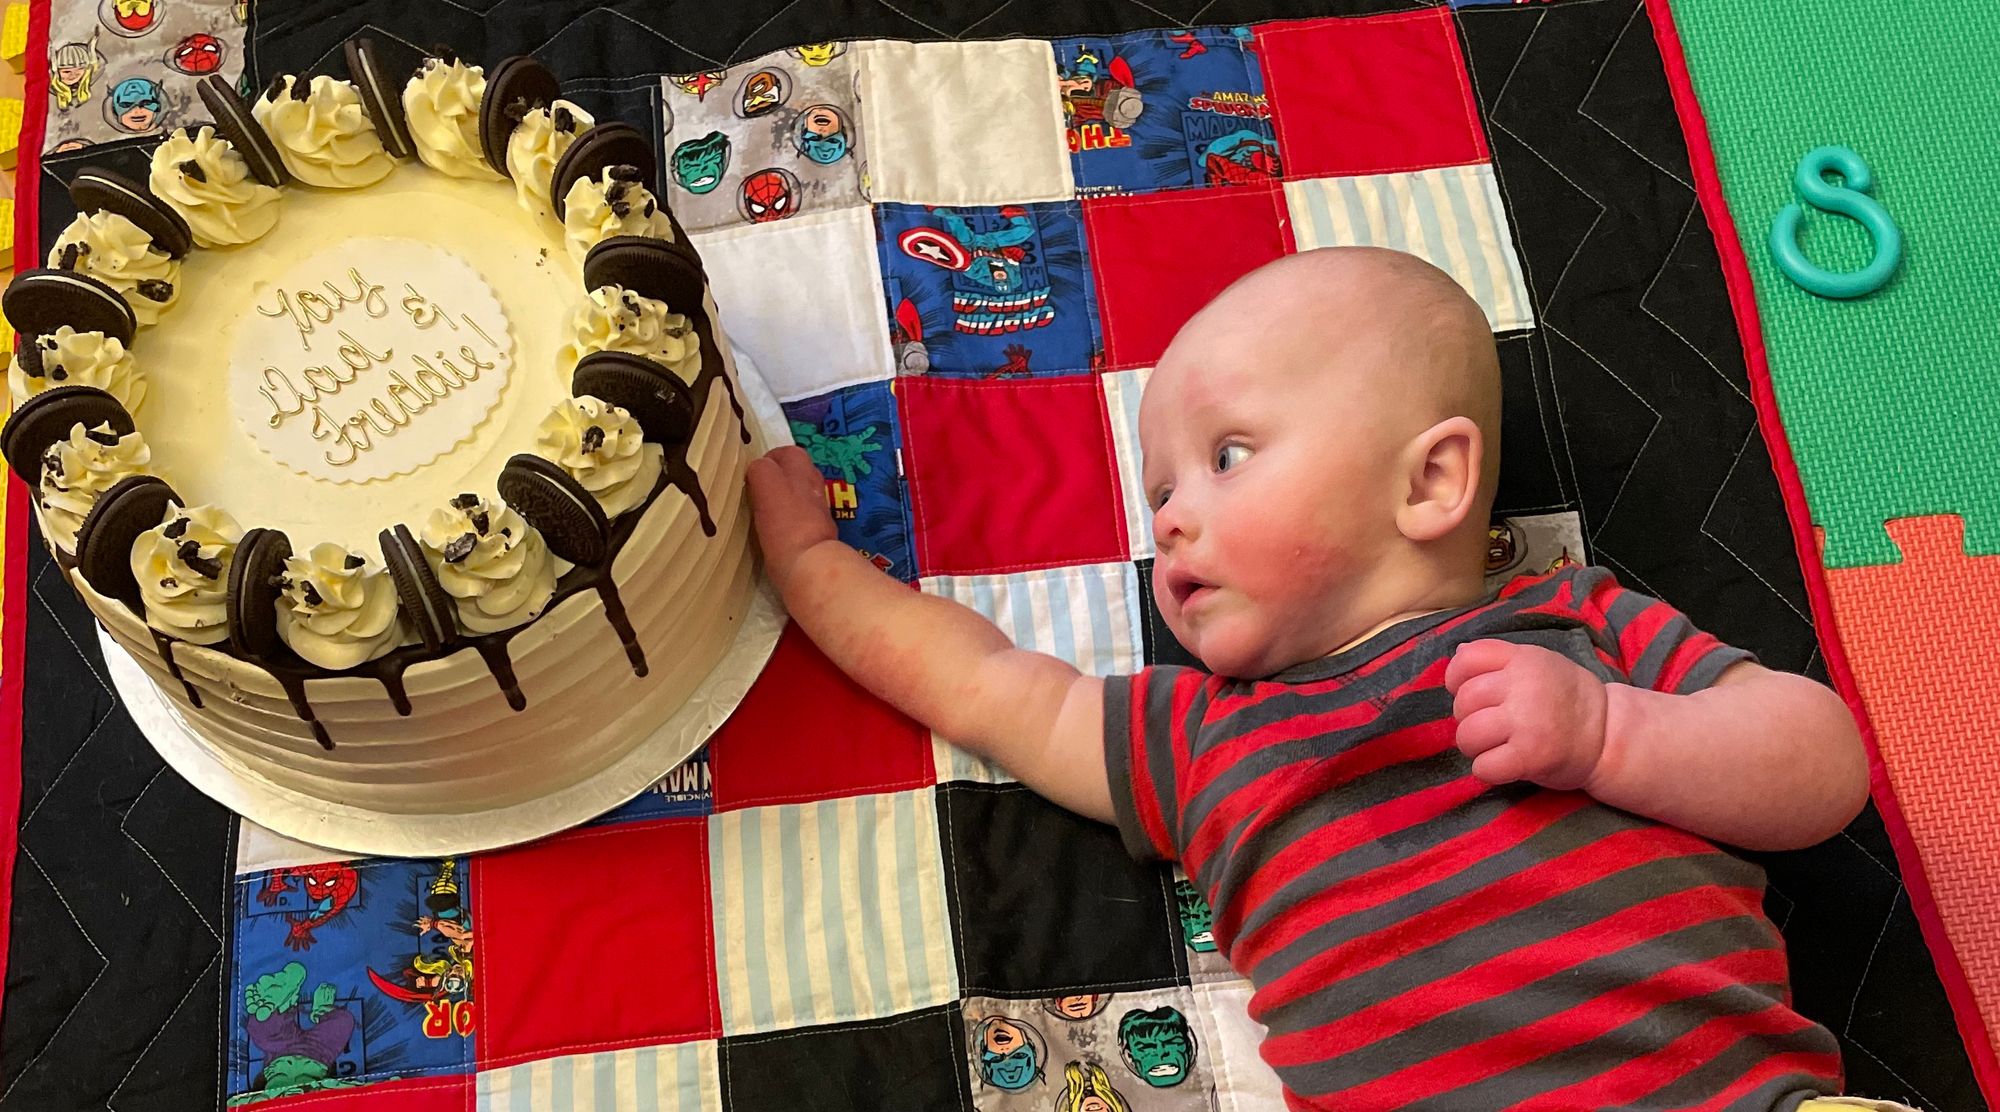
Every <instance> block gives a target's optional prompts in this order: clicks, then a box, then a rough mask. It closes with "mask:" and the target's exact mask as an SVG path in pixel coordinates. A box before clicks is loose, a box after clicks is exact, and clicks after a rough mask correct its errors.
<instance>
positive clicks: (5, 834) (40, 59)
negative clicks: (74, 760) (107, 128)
mask: <svg viewBox="0 0 2000 1112" xmlns="http://www.w3.org/2000/svg"><path fill="white" fill-rule="evenodd" d="M51 2H52V0H33V3H31V4H30V5H29V6H28V49H27V52H26V53H25V54H24V55H22V58H23V61H24V62H25V67H24V72H25V75H26V77H25V80H24V81H23V89H22V100H23V101H24V102H25V103H27V104H30V105H33V104H38V103H40V102H42V101H45V100H47V99H48V95H49V66H48V56H49V4H50V3H51ZM47 133H48V113H46V112H29V113H28V114H27V118H26V119H25V120H24V121H23V122H22V125H21V140H20V142H21V146H20V159H19V161H18V162H17V163H16V166H17V169H16V170H15V172H14V186H15V188H14V266H15V268H16V269H21V268H24V267H32V266H34V265H35V261H36V257H37V256H38V255H39V254H40V252H39V251H38V250H37V249H36V239H37V229H38V228H39V226H40V223H41V213H40V211H39V210H40V205H39V204H38V203H37V202H38V199H39V198H40V196H41V192H40V190H38V189H35V188H28V189H25V190H24V189H22V188H21V186H22V184H23V183H27V184H29V185H30V186H32V185H33V184H35V183H36V179H37V178H39V177H40V176H41V173H42V139H43V137H44V136H45V135H47ZM5 481H6V482H7V484H8V490H7V530H6V534H5V536H6V539H7V544H6V555H5V569H4V571H0V575H5V577H6V591H5V596H6V598H5V602H4V604H0V960H5V959H6V958H8V957H10V956H11V954H10V953H9V951H8V944H9V934H10V931H11V928H12V927H13V923H14V906H13V904H14V856H15V852H16V851H17V850H18V849H19V848H20V833H21V730H22V725H21V692H22V689H23V687H24V686H25V682H24V681H25V680H26V677H25V676H23V675H22V674H21V672H22V668H23V667H24V665H25V664H26V656H27V636H28V630H27V625H28V597H27V595H28V541H27V536H28V532H29V525H28V498H29V496H30V493H31V492H30V491H29V490H28V487H27V484H25V483H23V482H21V480H20V479H18V478H15V477H13V476H12V475H11V474H10V475H9V476H8V477H7V478H6V480H5ZM5 1005H6V1001H5V999H4V998H0V1008H4V1007H5Z"/></svg>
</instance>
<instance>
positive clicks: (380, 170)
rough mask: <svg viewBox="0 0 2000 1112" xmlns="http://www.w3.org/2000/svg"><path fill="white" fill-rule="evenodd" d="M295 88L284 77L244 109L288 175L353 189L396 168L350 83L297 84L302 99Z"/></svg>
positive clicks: (320, 80)
mask: <svg viewBox="0 0 2000 1112" xmlns="http://www.w3.org/2000/svg"><path fill="white" fill-rule="evenodd" d="M300 89H301V86H300V84H299V79H298V78H296V77H293V76H291V75H290V74H287V75H285V76H283V77H281V78H279V79H278V82H277V84H275V85H274V86H273V87H271V88H269V89H266V90H265V91H264V95H263V96H261V97H258V98H257V103H256V104H255V105H254V106H252V107H251V109H250V112H251V115H253V116H255V117H256V118H257V122H258V123H260V124H262V125H263V126H264V130H265V131H267V132H269V133H270V135H271V142H272V143H274V144H275V145H276V146H277V148H278V157H279V158H282V159H284V162H285V168H286V169H288V170H290V171H291V172H292V176H294V177H296V178H298V179H299V180H300V181H302V182H305V183H306V184H307V185H317V186H320V187H322V188H325V189H354V188H358V187H360V186H364V185H373V184H374V183H376V182H378V181H381V180H382V179H383V178H385V177H387V176H388V174H389V171H391V170H393V169H395V168H396V160H395V159H394V158H391V157H390V155H389V152H388V151H386V150H384V149H383V147H382V140H381V138H380V137H379V136H377V135H376V134H375V125H374V124H373V123H372V122H370V121H369V119H368V113H367V111H366V110H365V109H363V108H362V107H361V93H360V92H359V91H358V90H356V89H355V87H354V86H353V85H350V84H348V83H347V82H345V81H341V80H339V79H337V78H332V77H328V76H326V75H325V74H321V75H320V76H318V77H315V78H313V79H312V80H311V81H309V82H307V83H306V84H305V85H304V86H303V89H304V92H305V95H304V97H303V98H301V97H300V96H299V95H298V94H299V92H300Z"/></svg>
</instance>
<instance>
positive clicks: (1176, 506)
mask: <svg viewBox="0 0 2000 1112" xmlns="http://www.w3.org/2000/svg"><path fill="white" fill-rule="evenodd" d="M1196 531H1197V530H1196V528H1195V523H1194V515H1193V514H1190V513H1188V512H1187V510H1186V509H1185V508H1183V505H1182V504H1180V503H1176V502H1175V501H1174V500H1173V499H1171V498H1169V499H1167V504H1166V505H1164V506H1161V507H1160V508H1159V510H1158V511H1156V512H1155V513H1154V514H1153V545H1154V547H1156V548H1160V549H1166V548H1169V547H1171V546H1173V545H1175V544H1178V543H1180V542H1181V541H1184V540H1193V539H1194V537H1195V534H1196Z"/></svg>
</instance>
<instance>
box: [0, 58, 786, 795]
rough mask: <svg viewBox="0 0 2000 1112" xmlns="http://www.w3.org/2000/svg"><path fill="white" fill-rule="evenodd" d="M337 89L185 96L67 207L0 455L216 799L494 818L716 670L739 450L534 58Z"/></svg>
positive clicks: (728, 607) (728, 405) (635, 208)
mask: <svg viewBox="0 0 2000 1112" xmlns="http://www.w3.org/2000/svg"><path fill="white" fill-rule="evenodd" d="M346 60H347V68H348V77H347V79H345V80H343V79H341V78H338V77H333V76H328V75H319V76H313V77H310V78H309V79H308V78H305V77H295V76H290V75H287V76H283V77H280V78H278V79H277V80H276V81H275V82H273V83H272V84H271V85H270V86H269V87H268V88H267V89H265V90H263V91H262V93H261V94H260V95H259V96H257V97H256V98H255V99H254V100H246V99H245V98H243V97H240V96H239V95H238V94H237V93H236V92H235V91H234V90H233V89H231V88H230V87H229V86H228V85H227V84H225V83H224V82H222V81H221V80H220V79H219V78H213V77H211V78H209V79H207V81H206V82H205V83H204V84H203V85H202V86H201V89H200V92H201V97H202V101H203V103H204V105H205V106H206V107H207V108H208V110H209V112H210V113H211V114H213V116H214V123H213V124H205V125H201V126H197V127H190V128H185V129H182V130H178V131H175V132H174V133H173V134H171V135H170V136H168V137H167V138H166V139H165V141H164V142H162V143H161V145H160V146H159V147H158V148H157V149H156V150H155V152H154V154H153V157H152V162H151V172H150V174H149V175H148V178H147V180H146V181H144V182H138V181H133V180H129V179H126V178H123V177H121V176H119V175H117V174H115V173H112V172H109V171H104V170H98V169H86V170H84V171H82V172H80V173H79V174H78V175H77V178H76V180H75V182H74V184H73V185H72V189H71V195H72V198H73V199H74V200H75V201H76V202H77V207H78V209H79V210H80V215H79V216H78V217H77V218H76V220H75V221H74V222H73V223H71V224H70V225H69V226H68V227H67V228H66V229H64V231H63V232H62V234H61V235H60V236H59V237H58V238H57V239H56V241H55V242H54V243H53V244H52V245H51V246H50V248H49V252H48V266H47V268H46V269H41V270H33V271H28V272H25V273H23V274H21V275H19V276H18V277H17V278H16V279H15V281H14V283H13V284H12V285H11V286H10V287H9V288H8V290H7V293H6V299H5V309H6V313H7V315H8V317H9V319H10V320H11V321H13V323H14V324H15V327H16V328H17V329H18V330H19V332H20V333H21V336H22V339H21V344H20V353H19V357H18V358H17V361H16V366H15V369H14V370H13V372H12V376H11V381H10V390H11V393H12V395H13V399H14V403H15V408H14V413H13V415H12V416H11V417H10V418H9V419H8V422H7V425H6V427H5V429H4V430H0V450H4V452H5V454H6V457H7V460H8V462H9V464H10V465H11V466H12V467H13V468H14V470H15V471H16V472H17V473H19V474H20V475H21V476H22V478H23V479H24V480H26V481H27V482H28V483H29V485H30V486H31V487H32V488H33V489H34V490H35V491H36V494H37V497H36V500H35V502H36V507H37V515H38V517H39V519H40V522H41V526H42V533H43V536H44V538H45V539H46V541H47V542H48V544H49V546H50V548H51V550H52V551H53V553H54V554H55V556H56V558H57V560H58V562H59V564H60V566H61V567H62V569H63V570H64V572H65V574H66V575H67V577H68V578H69V580H70V582H71V584H72V585H73V586H74V587H75V589H76V591H77V593H78V594H79V595H81V596H82V598H83V600H84V602H85V603H86V604H87V605H88V606H89V607H90V609H91V611H92V612H93V613H94V614H95V615H96V616H97V619H98V621H99V622H100V623H101V624H102V625H103V626H104V627H105V629H106V630H107V631H108V632H109V633H110V635H111V636H112V637H113V638H114V639H115V640H116V641H118V642H119V643H120V644H121V645H123V646H124V647H125V648H126V649H128V650H130V651H131V653H132V654H133V655H134V657H135V658H136V659H137V660H138V661H139V662H140V663H141V664H142V665H143V666H144V667H145V669H146V671H147V672H148V673H149V674H150V676H151V677H152V679H153V681H154V682H155V683H156V684H157V685H158V686H159V687H160V689H161V691H162V692H163V693H164V694H165V695H166V696H168V697H169V698H170V700H171V701H172V702H173V704H174V705H175V706H176V708H177V709H178V711H179V712H180V714H181V716H182V717H183V718H184V719H185V721H186V723H187V724H188V726H189V727H190V728H191V729H192V731H193V732H194V734H195V735H196V736H197V737H198V738H199V739H200V741H201V743H202V744H203V745H204V746H206V747H208V748H209V749H210V750H211V751H212V753H213V754H214V756H215V757H216V758H217V759H218V760H220V761H221V762H223V763H224V764H225V765H226V766H227V767H229V768H231V769H232V770H234V771H236V772H237V773H238V774H240V775H242V776H246V777H254V778H259V779H261V780H263V781H266V782H268V783H270V784H272V785H275V786H277V787H278V788H280V789H284V790H288V791H294V792H298V793H301V794H304V795H307V796H310V797H313V798H318V799H332V800H339V801H341V802H343V803H347V804H351V805H354V806H357V807H361V808H365V809H368V810H374V811H380V812H386V813H401V814H435V813H468V812H474V811H478V810H481V809H485V808H492V807H503V806H507V805H510V804H516V803H520V802H522V801H524V800H528V799H532V798H535V797H537V796H540V795H543V794H546V793H548V792H551V791H554V790H558V789H561V788H563V787H566V786H568V785H571V784H575V783H578V782H580V781H582V780H584V779H586V778H588V777H590V776H592V775H593V774H594V773H596V772H598V771H600V770H602V769H604V768H606V767H608V766H610V765H611V764H612V763H614V762H615V761H617V760H618V758H619V757H621V756H622V755H624V754H625V753H626V752H628V751H629V750H631V748H632V747H633V746H634V745H635V744H636V743H637V742H639V741H640V740H642V739H643V738H645V737H646V736H647V734H648V733H649V732H650V731H651V730H652V729H653V728H654V727H655V726H657V725H658V724H659V723H660V722H662V721H663V720H665V719H667V718H668V717H669V716H670V715H672V714H673V713H674V712H675V711H676V710H677V709H679V708H680V707H681V705H682V704H683V703H685V702H686V701H687V700H688V698H689V696H690V695H691V694H692V693H693V691H694V690H695V688H696V687H697V686H698V685H699V684H700V683H701V681H702V680H703V679H704V678H706V677H707V675H708V674H709V672H710V670H711V668H712V667H713V666H714V665H715V663H716V661H717V660H718V659H719V658H720V657H721V656H722V655H723V653H724V652H725V651H726V650H727V649H728V647H729V646H730V644H731V643H732V641H733V639H734V636H735V632H736V629H737V627H738V626H739V624H740V623H741V621H742V619H743V616H744V614H745V611H746V609H747V607H748V605H749V601H750V595H751V593H752V588H753V582H754V579H755V554H754V551H753V548H752V546H751V543H750V536H749V520H748V512H747V507H746V505H745V501H744V482H743V471H744V466H745V464H746V462H747V461H748V459H749V458H750V456H751V453H752V451H753V447H752V437H751V434H750V427H749V425H748V424H747V423H746V420H745V416H744V413H743V410H742V408H741V406H740V404H739V403H738V399H737V391H736V385H735V376H736V367H735V364H734V361H733V359H732V357H731V354H730V349H729V345H728V343H727V341H726V339H725V338H724V336H723V333H722V330H721V327H720V325H719V323H718V321H717V317H716V312H715V305H714V302H713V299H712V298H711V297H710V296H709V294H708V284H707V281H706V277H705V275H704V273H703V270H702V266H701V261H700V258H699V256H698V255H697V254H696V252H695V251H694V248H693V246H692V245H691V244H690V243H689V242H688V240H687V238H686V235H685V233H684V232H683V231H682V230H681V228H680V227H679V225H678V224H677V223H676V222H675V220H674V219H673V216H672V214H671V213H670V212H669V211H668V210H667V208H666V206H665V205H663V204H662V203H661V202H660V201H659V200H658V199H657V198H655V197H654V196H653V195H652V193H651V192H650V190H649V189H648V183H650V182H652V181H654V180H655V170H656V157H655V154H654V150H653V146H652V144H651V143H650V142H649V141H648V140H647V139H646V138H645V137H644V136H643V135H642V134H641V133H640V132H638V131H637V130H636V129H634V128H632V127H630V126H628V125H625V124H621V123H616V122H599V121H596V120H593V119H592V118H591V117H590V116H589V115H588V114H587V113H586V112H584V111H583V110H582V109H581V108H579V107H577V106H576V105H574V104H570V103H568V102H566V101H563V100H561V99H559V98H558V96H557V85H556V81H555V79H554V78H553V77H552V76H551V75H550V74H549V73H548V71H547V70H546V69H544V68H543V67H541V66H540V65H539V64H538V63H536V62H534V61H533V60H532V59H528V58H512V59H508V60H506V61H504V62H502V63H500V64H499V65H497V66H495V67H494V68H493V71H492V73H491V74H490V76H489V75H488V74H487V72H486V71H485V70H483V69H482V68H481V67H479V66H476V65H470V64H467V63H465V62H463V61H461V60H459V59H456V58H453V57H449V56H443V57H427V58H421V59H420V58H417V57H415V56H414V55H412V56H409V57H404V58H396V57H393V56H391V55H390V54H388V53H386V52H384V51H382V50H380V49H378V48H377V46H376V45H375V44H373V43H371V42H369V41H366V40H356V41H354V42H351V43H349V44H348V47H347V50H346Z"/></svg>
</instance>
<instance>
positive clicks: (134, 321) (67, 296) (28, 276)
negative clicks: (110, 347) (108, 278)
mask: <svg viewBox="0 0 2000 1112" xmlns="http://www.w3.org/2000/svg"><path fill="white" fill-rule="evenodd" d="M0 313H5V314H6V315H7V322H8V323H9V324H12V325H13V326H14V330H15V331H17V332H19V333H20V334H21V335H23V336H46V335H48V334H49V333H51V332H54V331H55V330H56V329H58V328H61V327H62V326H63V325H65V324H67V325H69V326H70V327H71V328H74V329H76V330H77V331H78V332H102V333H104V334H105V335H106V336H109V337H111V338H112V339H114V340H117V341H118V342H119V343H121V344H124V345H126V346H127V347H130V346H131V344H132V337H133V335H134V334H135V333H137V332H138V331H139V318H137V317H135V316H133V315H132V306H130V305H128V304H126V302H125V299H124V298H123V297H120V296H119V295H118V291H117V290H114V289H112V288H111V287H110V286H107V285H105V284H104V283H102V282H100V281H98V280H97V279H95V278H92V277H91V276H90V275H88V274H78V273H77V272H75V271H73V270H57V269H51V268H46V267H37V268H36V269H34V270H24V271H22V272H21V273H19V274H17V275H15V276H14V280H13V281H12V282H9V283H7V292H6V293H5V294H0Z"/></svg>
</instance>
